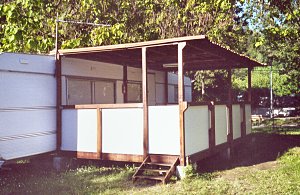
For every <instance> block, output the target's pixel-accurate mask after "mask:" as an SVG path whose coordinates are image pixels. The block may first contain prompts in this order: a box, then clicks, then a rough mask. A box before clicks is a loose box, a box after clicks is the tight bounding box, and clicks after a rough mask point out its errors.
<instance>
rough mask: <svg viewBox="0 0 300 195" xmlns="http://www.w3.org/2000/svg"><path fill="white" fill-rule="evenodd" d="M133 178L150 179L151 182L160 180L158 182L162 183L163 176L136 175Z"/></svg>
mask: <svg viewBox="0 0 300 195" xmlns="http://www.w3.org/2000/svg"><path fill="white" fill-rule="evenodd" d="M134 177H135V178H139V179H152V180H160V181H163V180H164V179H165V177H164V176H153V175H136V176H134Z"/></svg>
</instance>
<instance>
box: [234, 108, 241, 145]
mask: <svg viewBox="0 0 300 195" xmlns="http://www.w3.org/2000/svg"><path fill="white" fill-rule="evenodd" d="M242 117H243V115H241V106H240V105H239V104H235V105H232V127H233V139H237V138H239V137H241V118H242Z"/></svg>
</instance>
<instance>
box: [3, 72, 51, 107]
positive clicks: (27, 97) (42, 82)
mask: <svg viewBox="0 0 300 195" xmlns="http://www.w3.org/2000/svg"><path fill="white" fill-rule="evenodd" d="M36 106H56V80H55V77H54V76H51V75H38V74H26V73H14V72H0V108H9V107H36Z"/></svg>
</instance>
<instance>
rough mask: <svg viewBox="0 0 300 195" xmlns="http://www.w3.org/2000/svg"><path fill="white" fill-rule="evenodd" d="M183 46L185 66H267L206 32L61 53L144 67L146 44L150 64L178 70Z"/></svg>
mask: <svg viewBox="0 0 300 195" xmlns="http://www.w3.org/2000/svg"><path fill="white" fill-rule="evenodd" d="M180 42H186V46H185V48H184V50H183V52H184V54H183V63H184V70H185V71H188V70H215V69H226V68H229V67H231V68H252V67H255V66H265V64H262V63H259V62H257V61H255V60H252V59H250V58H249V57H247V56H244V55H240V54H238V53H236V52H234V51H232V50H229V49H226V48H225V47H223V46H221V45H219V44H216V43H214V42H212V41H210V40H209V39H208V38H207V37H206V36H204V35H198V36H187V37H177V38H171V39H162V40H155V41H146V42H138V43H126V44H118V45H108V46H98V47H85V48H77V49H64V50H59V51H58V53H59V55H60V56H67V57H71V58H80V59H87V60H93V61H101V62H107V63H113V64H121V65H127V66H133V67H141V64H142V55H141V48H142V47H146V48H147V66H148V67H149V68H151V69H156V70H170V71H171V70H177V51H178V50H177V44H178V43H180Z"/></svg>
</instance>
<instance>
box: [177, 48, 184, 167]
mask: <svg viewBox="0 0 300 195" xmlns="http://www.w3.org/2000/svg"><path fill="white" fill-rule="evenodd" d="M185 46H186V42H180V43H178V104H179V125H180V126H179V129H180V165H181V166H185V165H186V160H185V132H184V111H185V109H186V104H185V102H184V75H183V66H184V65H183V49H184V47H185Z"/></svg>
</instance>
